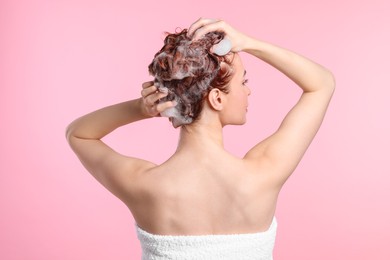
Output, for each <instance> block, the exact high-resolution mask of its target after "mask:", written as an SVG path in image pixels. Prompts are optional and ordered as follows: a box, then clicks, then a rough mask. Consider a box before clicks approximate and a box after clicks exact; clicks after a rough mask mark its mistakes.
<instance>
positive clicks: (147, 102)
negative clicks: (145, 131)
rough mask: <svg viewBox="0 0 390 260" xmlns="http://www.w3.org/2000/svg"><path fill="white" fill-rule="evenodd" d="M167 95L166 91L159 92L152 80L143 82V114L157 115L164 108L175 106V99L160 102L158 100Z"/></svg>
mask: <svg viewBox="0 0 390 260" xmlns="http://www.w3.org/2000/svg"><path fill="white" fill-rule="evenodd" d="M167 95H168V91H167V92H160V91H158V90H157V87H156V86H155V85H154V82H153V81H148V82H144V83H143V84H142V91H141V96H142V111H143V113H144V115H145V116H148V117H155V116H159V115H160V113H161V112H163V111H164V110H166V109H168V108H171V107H174V106H176V102H175V101H167V102H163V103H160V102H159V100H160V99H161V98H163V97H166V96H167Z"/></svg>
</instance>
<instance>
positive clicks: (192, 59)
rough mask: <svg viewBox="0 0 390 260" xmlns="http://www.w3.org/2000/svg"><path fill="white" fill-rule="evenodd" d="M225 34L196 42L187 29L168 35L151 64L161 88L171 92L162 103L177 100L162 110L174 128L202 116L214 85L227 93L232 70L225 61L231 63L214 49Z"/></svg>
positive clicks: (150, 68) (209, 35)
mask: <svg viewBox="0 0 390 260" xmlns="http://www.w3.org/2000/svg"><path fill="white" fill-rule="evenodd" d="M223 37H224V33H223V32H210V33H207V34H206V35H205V36H204V37H202V38H201V39H199V40H196V41H192V39H191V38H189V37H188V36H187V30H186V29H184V30H182V31H181V32H179V33H176V34H168V35H167V36H166V38H165V40H164V46H163V47H162V49H161V50H160V51H159V52H157V53H156V55H155V56H154V59H153V61H152V63H151V64H150V65H149V73H150V74H151V75H152V76H154V77H155V80H154V82H155V85H156V87H157V89H158V90H159V91H160V92H168V95H167V96H166V97H165V98H163V99H161V100H160V102H165V101H173V100H175V101H176V102H177V105H176V106H175V107H173V108H170V109H167V110H166V111H164V112H163V113H161V115H162V116H166V117H169V118H170V119H171V121H172V124H173V126H174V127H178V126H181V125H185V124H190V123H192V122H193V121H194V120H196V119H197V118H198V116H199V114H200V112H201V110H202V107H203V100H204V98H205V96H207V94H208V92H209V91H210V90H211V89H212V88H215V87H216V88H219V89H221V90H222V91H224V92H226V93H227V86H226V85H227V83H228V81H229V80H230V77H231V70H229V69H227V68H226V66H221V63H222V62H225V63H227V64H228V65H231V64H230V63H229V61H228V59H226V58H225V57H223V56H218V55H216V54H214V53H212V52H211V51H210V49H211V48H212V47H213V46H214V45H215V44H217V43H219V42H221V40H222V39H223Z"/></svg>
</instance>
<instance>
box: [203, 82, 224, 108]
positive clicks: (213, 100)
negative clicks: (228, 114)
mask: <svg viewBox="0 0 390 260" xmlns="http://www.w3.org/2000/svg"><path fill="white" fill-rule="evenodd" d="M223 94H224V93H223V92H222V91H221V90H219V89H217V88H213V89H212V90H211V91H210V92H209V94H208V96H207V99H208V101H209V104H210V107H211V108H212V109H214V110H217V111H221V110H222V108H223V99H224V97H223Z"/></svg>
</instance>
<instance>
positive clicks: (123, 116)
mask: <svg viewBox="0 0 390 260" xmlns="http://www.w3.org/2000/svg"><path fill="white" fill-rule="evenodd" d="M165 95H166V94H164V93H158V92H156V87H155V86H153V83H152V82H146V83H144V84H143V90H142V96H143V97H142V98H138V99H134V100H130V101H126V102H123V103H119V104H115V105H112V106H108V107H104V108H102V109H99V110H97V111H94V112H92V113H89V114H87V115H84V116H82V117H80V118H78V119H76V120H75V121H73V122H72V123H71V124H70V125H69V126H68V127H67V129H66V138H67V140H68V142H69V144H70V146H71V148H72V149H73V151H74V152H75V154H76V155H77V156H78V158H79V159H80V161H81V163H82V164H83V165H84V167H85V168H86V169H87V170H88V171H89V172H90V173H91V174H92V175H93V176H94V177H95V178H96V179H97V180H98V181H99V182H100V183H101V184H102V185H103V186H105V187H106V188H107V189H108V190H110V191H111V192H112V193H113V194H115V195H116V196H118V197H119V198H124V197H125V195H126V194H127V193H128V191H129V189H130V186H131V184H132V181H133V180H134V177H135V176H136V174H137V173H138V172H140V171H142V170H145V169H147V168H148V167H153V166H154V164H152V163H151V162H147V161H144V160H141V159H137V158H132V157H127V156H123V155H121V154H119V153H117V152H115V151H114V150H113V149H111V148H110V147H109V146H108V145H106V144H105V143H104V142H103V141H101V140H100V139H101V138H103V137H104V136H105V135H107V134H109V133H110V132H112V131H113V130H115V129H116V128H118V127H120V126H123V125H126V124H130V123H132V122H135V121H138V120H142V119H146V118H151V117H153V116H156V115H157V114H158V113H159V112H161V111H163V110H164V109H166V108H168V107H170V106H172V102H166V103H163V104H158V105H157V104H156V103H155V102H156V101H157V100H158V99H159V98H162V97H164V96H165Z"/></svg>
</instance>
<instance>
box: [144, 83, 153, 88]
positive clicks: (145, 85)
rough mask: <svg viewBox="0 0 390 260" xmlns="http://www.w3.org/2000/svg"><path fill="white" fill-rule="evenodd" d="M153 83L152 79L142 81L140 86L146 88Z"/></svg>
mask: <svg viewBox="0 0 390 260" xmlns="http://www.w3.org/2000/svg"><path fill="white" fill-rule="evenodd" d="M153 84H154V81H147V82H144V83H142V88H148V87H150V86H153Z"/></svg>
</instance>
